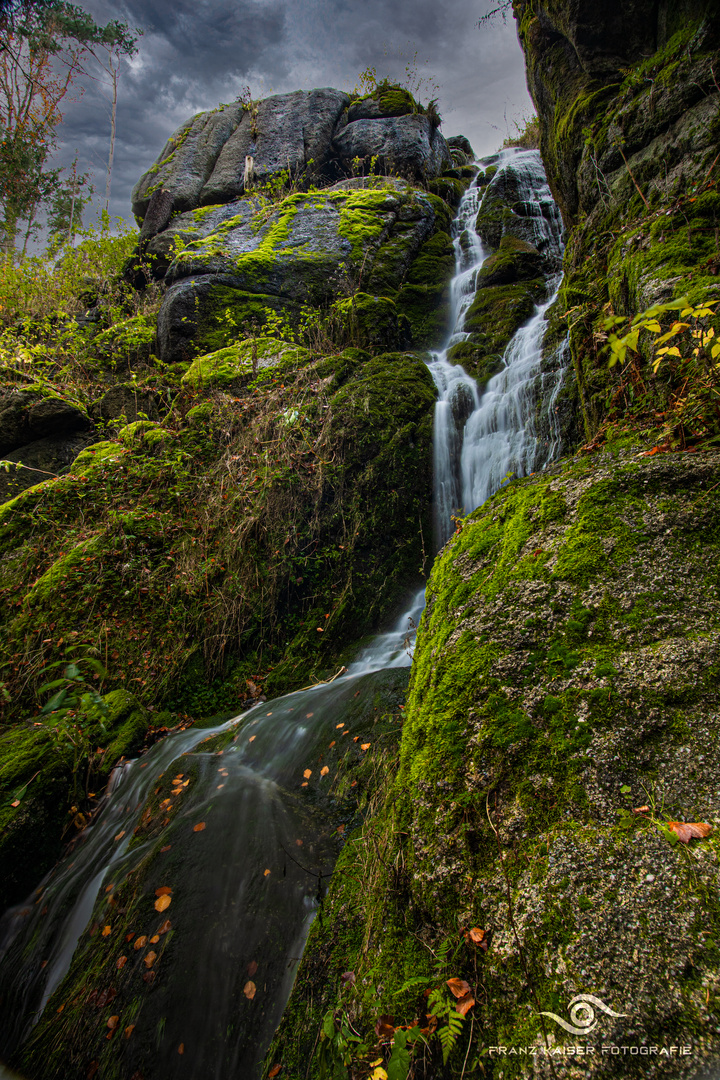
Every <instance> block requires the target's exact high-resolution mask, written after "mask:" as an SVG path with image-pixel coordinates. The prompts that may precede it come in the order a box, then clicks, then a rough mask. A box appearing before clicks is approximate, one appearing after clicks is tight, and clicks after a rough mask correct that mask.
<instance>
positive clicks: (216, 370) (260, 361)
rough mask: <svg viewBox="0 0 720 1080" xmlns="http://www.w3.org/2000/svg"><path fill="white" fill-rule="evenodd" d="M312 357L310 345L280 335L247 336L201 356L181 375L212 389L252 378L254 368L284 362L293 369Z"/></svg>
mask: <svg viewBox="0 0 720 1080" xmlns="http://www.w3.org/2000/svg"><path fill="white" fill-rule="evenodd" d="M310 359H311V354H310V353H309V352H308V350H307V349H303V348H302V347H301V346H299V345H293V344H292V343H291V342H288V341H280V340H278V339H277V338H270V337H258V338H255V339H246V340H244V341H240V342H238V343H237V344H236V345H230V346H228V348H226V349H218V350H217V351H216V352H212V353H207V354H206V355H205V356H197V357H196V358H195V359H194V360H193V362H192V364H191V365H190V367H189V368H188V370H187V371H186V372H185V374H184V375H183V377H182V379H181V383H182V385H183V386H186V387H193V388H194V389H197V390H201V389H208V388H210V387H213V386H216V387H226V386H231V385H233V384H234V383H237V382H238V380H245V381H246V382H247V381H248V379H249V378H252V375H253V368H254V367H255V368H257V370H260V368H269V367H278V368H282V367H283V366H284V367H286V368H290V369H296V368H298V367H302V365H303V364H307V363H308V362H309V361H310Z"/></svg>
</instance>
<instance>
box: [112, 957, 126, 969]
mask: <svg viewBox="0 0 720 1080" xmlns="http://www.w3.org/2000/svg"><path fill="white" fill-rule="evenodd" d="M126 964H127V956H118V960H117V964H116V965H115V966H116V967H117V968H124V967H125V965H126Z"/></svg>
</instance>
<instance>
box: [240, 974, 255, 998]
mask: <svg viewBox="0 0 720 1080" xmlns="http://www.w3.org/2000/svg"><path fill="white" fill-rule="evenodd" d="M256 992H257V986H256V985H255V983H254V982H252V981H251V980H250V979H248V981H247V982H246V983H245V986H244V987H243V994H244V995H245V997H246V998H247V999H248V1001H252V999H253V998H254V997H255V994H256Z"/></svg>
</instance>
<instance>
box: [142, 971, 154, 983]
mask: <svg viewBox="0 0 720 1080" xmlns="http://www.w3.org/2000/svg"><path fill="white" fill-rule="evenodd" d="M143 982H146V983H151V982H155V972H154V971H145V972H144V973H143Z"/></svg>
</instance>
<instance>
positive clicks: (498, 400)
mask: <svg viewBox="0 0 720 1080" xmlns="http://www.w3.org/2000/svg"><path fill="white" fill-rule="evenodd" d="M490 162H493V163H495V162H496V163H497V169H498V174H500V173H502V171H503V170H504V169H512V172H513V183H514V185H515V189H516V194H517V195H518V203H516V206H517V205H518V204H519V206H520V207H521V209H522V211H523V220H524V223H528V222H529V226H530V227H529V230H528V231H527V232H526V235H530V236H531V237H532V240H533V242H534V244H535V246H536V247H537V248H538V250H539V251H541V252H542V253H543V255H545V256H546V258H547V260H548V265H549V266H550V267H551V268H553V269H554V267H555V266H557V265H559V262H560V258H561V254H562V222H561V219H560V215H559V213H558V210H557V207H556V206H555V203H554V202H553V199H552V196H551V194H550V189H549V188H548V184H547V179H546V177H545V172H544V169H543V165H542V161H541V159H540V153H539V151H537V150H528V151H516V150H504V151H502V153H500V154H499V155H497V157H496V158H493V159H489V160H487V161H485V162H480V163H479V164H480V165H486V166H487V165H489V164H490ZM498 174H496V175H498ZM481 202H482V191H481V190H480V189H479V188H478V187H477V186H475V185H473V186H471V187H470V188H469V190H468V191H467V192H466V193H465V195H464V196H463V199H462V201H461V203H460V206H459V208H458V214H457V217H456V220H455V224H454V234H455V236H454V244H455V267H456V270H455V277H454V279H453V282H452V286H451V330H450V336H449V338H448V340H447V342H446V343H445V346H444V348H443V349H441V350H440V351H438V352H436V353H434V354H433V358H432V361H431V362H430V364H429V365H428V366H429V368H430V372H431V374H432V377H433V380H434V382H435V385H436V387H437V390H438V401H437V404H436V406H435V425H434V433H433V439H434V475H435V481H434V487H435V491H434V505H435V533H436V543H437V546H438V547H441V546H442V544H444V543H445V541H446V540H447V539H448V537H449V536H450V535H451V534H452V531H453V522H452V516H453V512H454V513H455V514H469V513H470V511H471V510H475V509H476V507H478V506H480V505H481V503H483V502H485V500H486V499H487V498H489V496H490V495H492V494H493V492H495V491H497V490H498V488H499V487H500V486H501V485H502V484H503V482H504V481H505V479H506V477H508V475H509V474H513V475H515V476H526V475H527V474H528V473H531V472H534V471H535V470H537V469H539V468H542V466H543V465H544V464H546V463H547V462H548V461H550V460H552V459H553V457H555V456H556V455H557V452H558V450H559V445H560V436H559V428H558V424H557V420H556V415H555V406H556V399H557V395H558V393H559V390H560V385H561V382H562V370H563V366H564V364H563V362H562V361H563V360H564V357H565V353H564V351H559V352H558V355H557V356H556V357H555V363H554V364H553V369H554V371H553V373H552V374H551V375H550V377H548V376H547V375H543V374H542V371H541V363H542V343H543V337H544V334H545V330H546V321H545V316H546V313H547V311H548V309H549V308H550V307H551V306H552V304H553V303H554V302H555V300H556V298H557V292H558V289H559V287H560V275H559V274H558V273H554V274H551V276H549V278H548V283H547V287H548V293H549V296H548V298H547V299H546V300H545V301H544V302H543V303H541V304H539V305H538V306H537V307H536V310H535V313H534V314H533V316H532V318H531V319H530V320H529V322H527V323H526V324H525V325H524V326H522V327H521V328H520V329H519V330H518V331H517V333H516V334H515V335H514V336H513V338H512V340H511V341H510V342H509V344H508V346H507V348H506V350H505V355H504V357H503V366H502V369H501V370H500V371H499V372H498V373H497V374H496V375H494V376H493V377H492V378H491V379H490V381H489V382H488V384H487V387H486V388H485V392H484V393H483V394H482V395H480V394H479V392H478V388H477V384H476V383H475V380H474V379H473V378H471V377H470V376H469V375H468V374H467V373H466V372H465V370H464V369H463V368H462V367H461V366H460V365H457V364H452V363H450V362H449V360H448V351H449V350H450V349H451V347H452V346H453V345H455V344H457V343H458V342H460V341H464V340H466V339H467V338H468V337H469V336H470V335H469V334H467V333H465V331H464V329H463V327H464V322H465V316H466V315H467V312H468V309H469V307H470V305H471V303H472V301H473V299H474V297H475V294H476V281H477V275H478V271H479V270H480V268H481V266H482V264H483V262H484V261H485V259H486V258H487V257H488V256H489V254H490V252H489V251H487V250H486V249H485V248H484V246H483V243H482V240H481V238H480V237H479V236H478V234H477V232H476V229H475V220H476V218H477V213H478V209H479V207H480V205H481ZM563 349H564V346H563ZM538 381H539V382H540V395H538V393H537V389H538V387H537V384H538ZM538 396H539V397H540V404H541V407H543V409H544V411H545V413H546V417H547V422H548V425H549V427H550V430H551V432H552V439H551V441H550V443H549V445H546V446H543V445H540V444H539V441H538V438H537V434H536V427H535V423H534V419H533V410H534V407H535V404H536V399H537V398H538Z"/></svg>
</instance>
